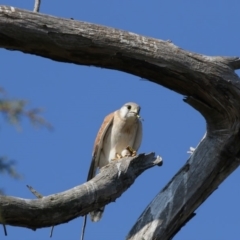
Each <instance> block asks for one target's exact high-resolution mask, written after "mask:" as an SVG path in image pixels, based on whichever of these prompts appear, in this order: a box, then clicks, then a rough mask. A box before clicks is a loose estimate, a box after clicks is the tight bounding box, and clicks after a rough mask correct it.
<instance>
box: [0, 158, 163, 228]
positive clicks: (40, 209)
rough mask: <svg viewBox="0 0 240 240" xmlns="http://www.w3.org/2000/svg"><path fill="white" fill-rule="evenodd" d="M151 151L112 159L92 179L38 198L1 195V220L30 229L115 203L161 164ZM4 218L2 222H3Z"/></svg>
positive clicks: (62, 221) (65, 219) (68, 219)
mask: <svg viewBox="0 0 240 240" xmlns="http://www.w3.org/2000/svg"><path fill="white" fill-rule="evenodd" d="M154 155H155V154H154V153H150V154H147V155H145V154H140V155H139V156H137V157H134V158H123V159H120V160H116V161H113V162H112V163H110V164H109V165H107V166H106V167H104V168H102V170H101V172H100V173H99V174H98V175H97V176H96V177H95V178H93V179H92V180H90V181H88V182H86V183H84V184H82V185H80V186H77V187H74V188H72V189H70V190H67V191H65V192H61V193H58V194H53V195H50V196H46V197H42V198H40V199H34V200H30V199H22V198H16V197H10V196H3V195H0V209H1V217H0V223H4V224H6V225H12V226H20V227H26V228H31V229H37V228H42V227H51V226H53V225H58V224H61V223H65V222H68V221H70V220H72V219H74V218H77V217H79V216H84V215H86V214H87V213H89V212H90V211H93V210H94V209H96V208H99V207H102V206H104V205H106V204H108V203H110V202H114V201H115V200H116V198H118V197H120V196H121V195H122V194H123V193H124V192H125V191H126V190H127V189H128V188H129V187H130V186H131V185H132V184H133V183H134V181H135V179H136V178H137V177H138V176H139V175H140V174H141V173H142V172H144V171H145V170H147V169H148V168H151V167H153V166H156V165H160V164H161V163H162V159H161V158H159V157H157V158H156V157H155V156H154ZM2 220H4V222H3V221H2Z"/></svg>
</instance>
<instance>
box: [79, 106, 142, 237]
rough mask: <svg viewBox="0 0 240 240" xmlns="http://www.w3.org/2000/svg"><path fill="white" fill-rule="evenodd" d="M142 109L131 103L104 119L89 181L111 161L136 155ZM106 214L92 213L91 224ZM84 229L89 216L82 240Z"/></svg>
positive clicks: (96, 141) (140, 135)
mask: <svg viewBox="0 0 240 240" xmlns="http://www.w3.org/2000/svg"><path fill="white" fill-rule="evenodd" d="M140 109H141V108H140V106H139V105H138V104H136V103H133V102H129V103H126V104H124V105H123V106H122V107H121V108H120V109H119V110H117V111H115V112H113V113H110V114H109V115H107V116H106V117H105V119H104V121H103V123H102V126H101V127H100V129H99V131H98V134H97V137H96V140H95V143H94V147H93V154H92V162H91V165H90V169H89V172H88V177H87V181H89V180H90V179H92V178H93V177H94V176H95V175H96V173H97V169H100V168H102V167H103V166H105V165H107V164H108V163H109V162H110V161H112V160H115V159H119V158H122V157H126V156H135V155H136V153H137V150H138V149H139V147H140V144H141V141H142V122H141V118H140V116H139V112H140ZM103 211H104V207H102V208H100V209H97V210H94V211H93V212H90V217H91V220H92V221H93V222H97V221H99V220H100V219H101V217H102V214H103ZM85 225H86V216H85V219H84V226H83V233H82V239H83V235H84V229H85Z"/></svg>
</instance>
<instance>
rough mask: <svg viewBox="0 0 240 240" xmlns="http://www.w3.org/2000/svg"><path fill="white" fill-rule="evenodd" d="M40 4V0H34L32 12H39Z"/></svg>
mask: <svg viewBox="0 0 240 240" xmlns="http://www.w3.org/2000/svg"><path fill="white" fill-rule="evenodd" d="M40 4H41V0H35V4H34V9H33V11H34V12H39V9H40Z"/></svg>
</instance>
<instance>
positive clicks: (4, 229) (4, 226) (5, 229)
mask: <svg viewBox="0 0 240 240" xmlns="http://www.w3.org/2000/svg"><path fill="white" fill-rule="evenodd" d="M3 231H4V235H5V236H7V228H6V225H5V224H3Z"/></svg>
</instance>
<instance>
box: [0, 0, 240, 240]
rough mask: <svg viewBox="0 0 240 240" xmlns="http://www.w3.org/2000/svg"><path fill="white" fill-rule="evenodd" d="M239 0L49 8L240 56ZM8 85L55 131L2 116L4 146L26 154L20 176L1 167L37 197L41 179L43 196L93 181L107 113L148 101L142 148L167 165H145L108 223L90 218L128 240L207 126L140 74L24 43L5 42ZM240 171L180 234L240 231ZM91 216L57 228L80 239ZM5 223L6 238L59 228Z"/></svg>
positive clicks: (12, 0)
mask: <svg viewBox="0 0 240 240" xmlns="http://www.w3.org/2000/svg"><path fill="white" fill-rule="evenodd" d="M1 4H5V5H11V6H15V7H19V8H25V9H28V10H31V9H32V8H33V4H34V3H33V0H31V1H30V0H25V1H19V0H2V1H1ZM239 9H240V2H239V0H225V1H223V0H212V1H207V0H202V1H192V0H186V1H177V0H175V1H173V0H172V1H170V0H169V1H159V0H152V1H146V0H145V1H144V0H138V1H133V0H130V1H116V0H115V1H113V0H111V1H110V0H108V1H106V0H102V1H101V0H95V1H93V0H89V1H77V0H72V1H67V0H65V1H47V0H42V6H41V12H42V13H45V14H50V15H54V16H58V17H64V18H74V19H76V20H81V21H86V22H91V23H97V24H101V25H105V26H111V27H115V28H119V29H123V30H126V31H131V32H134V33H138V34H142V35H145V36H150V37H154V38H159V39H162V40H168V39H170V40H172V41H173V43H174V44H175V45H177V46H179V47H181V48H183V49H186V50H189V51H193V52H197V53H201V54H205V55H211V56H213V55H214V56H216V55H220V56H240V49H239V43H240V31H239ZM0 55H1V58H0V66H1V80H0V85H1V86H2V87H4V89H5V90H6V91H7V92H8V95H9V97H11V98H23V99H27V100H29V107H32V108H33V107H43V108H44V109H45V112H44V114H43V116H44V117H45V118H46V119H47V120H48V121H49V122H51V123H52V125H53V126H54V131H52V132H50V131H48V130H46V129H35V128H34V127H32V126H31V125H30V124H29V122H28V121H27V120H26V119H23V121H22V131H21V132H19V131H16V129H15V128H14V127H13V126H11V125H10V124H8V123H6V122H5V121H4V120H3V119H2V118H1V119H0V127H1V128H0V141H1V151H0V155H1V156H2V155H7V156H9V157H10V158H12V159H15V160H16V161H17V170H18V171H19V172H20V173H22V174H23V176H24V178H23V179H22V180H20V181H17V180H13V179H11V178H9V177H8V176H5V175H4V176H2V175H1V176H0V179H1V182H0V187H1V188H4V190H5V193H6V194H7V195H12V196H17V197H22V198H31V199H33V198H34V196H33V195H32V194H31V193H30V192H29V190H28V189H27V188H26V184H29V185H32V186H33V187H34V188H35V189H36V190H38V191H39V192H40V193H42V194H43V195H49V194H53V193H57V192H61V191H64V190H67V189H70V188H72V187H74V186H76V185H79V184H82V183H84V181H85V179H86V176H87V172H88V168H89V165H90V160H91V152H92V147H93V142H94V139H95V136H96V133H97V131H98V128H99V126H100V125H101V123H102V120H103V118H104V116H105V115H106V114H108V113H110V112H112V111H114V110H116V109H118V108H119V107H121V106H122V105H123V104H124V103H125V102H128V101H135V102H137V103H139V104H140V105H141V107H142V112H141V115H142V117H143V118H144V120H145V121H144V122H143V128H144V138H143V142H142V145H141V148H140V152H146V153H148V152H151V151H154V152H156V153H157V154H159V155H161V156H162V157H163V160H164V165H163V166H162V167H160V168H159V167H155V168H152V169H150V170H148V171H146V172H144V173H143V174H142V175H141V176H140V177H139V178H138V179H137V181H136V182H135V183H134V185H133V186H132V187H131V188H130V189H129V190H128V191H127V192H125V193H124V194H123V195H122V196H121V198H119V199H117V201H116V202H114V203H111V204H109V205H108V206H107V207H106V210H105V212H104V215H103V218H102V220H101V221H100V222H99V223H91V222H90V221H89V222H88V224H87V229H86V235H85V240H95V239H99V240H113V239H114V240H122V239H124V237H125V236H126V235H127V233H128V231H129V230H130V228H131V226H132V225H133V224H134V223H135V221H136V219H137V218H138V216H139V215H140V214H141V213H142V211H143V210H144V208H145V207H146V205H147V204H148V203H149V202H150V201H151V200H152V199H153V198H154V196H155V195H156V194H157V193H158V192H159V191H160V190H161V189H162V188H163V187H164V186H165V185H166V184H167V182H168V181H169V180H170V179H171V178H172V176H173V175H174V174H175V173H176V172H177V171H178V169H179V168H180V167H181V166H182V165H183V164H184V163H185V162H186V161H187V159H188V157H189V155H188V154H187V151H188V149H189V147H190V146H196V145H197V144H198V142H199V141H200V139H201V138H202V136H203V135H204V132H205V120H204V119H203V117H202V116H201V115H200V114H199V113H198V112H196V111H195V110H194V109H192V108H191V107H190V106H188V105H187V104H185V103H184V102H183V101H182V99H183V96H181V95H178V94H177V93H175V92H172V91H170V90H168V89H165V88H163V87H161V86H159V85H156V84H153V83H151V82H148V81H146V80H142V79H140V78H139V77H136V76H133V75H129V74H126V73H122V72H119V71H113V70H108V69H100V68H95V67H83V66H78V65H73V64H64V63H59V62H54V61H51V60H48V59H44V58H41V57H38V56H34V55H27V54H23V53H21V52H15V51H6V50H4V49H0ZM239 182H240V171H239V169H238V170H236V171H235V172H234V173H233V174H232V175H231V176H230V177H229V178H228V179H227V180H226V181H225V182H224V183H223V184H222V185H221V186H220V187H219V188H218V189H217V191H215V192H214V193H213V194H212V195H211V197H210V198H209V199H208V200H207V201H206V202H205V203H204V204H203V205H202V206H201V207H199V209H197V210H196V213H197V215H196V216H195V217H194V218H193V219H192V220H191V221H190V222H189V223H188V224H187V225H186V226H185V227H184V228H183V229H182V230H181V231H180V232H179V233H178V234H177V235H176V237H175V238H174V239H175V240H193V239H194V240H226V239H231V240H235V239H239V234H240V233H239V229H240V218H239V213H240V209H239V202H240V191H239ZM81 228H82V218H77V219H75V220H73V221H71V222H69V223H67V224H63V225H59V226H57V227H55V230H54V234H53V239H56V240H66V239H71V240H72V239H79V237H80V231H81ZM7 230H8V237H4V234H3V231H1V228H0V236H1V237H0V238H1V239H6V240H18V239H35V240H45V239H49V231H50V228H46V229H40V230H37V231H36V232H33V231H31V230H29V229H24V228H17V227H10V226H8V227H7Z"/></svg>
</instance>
